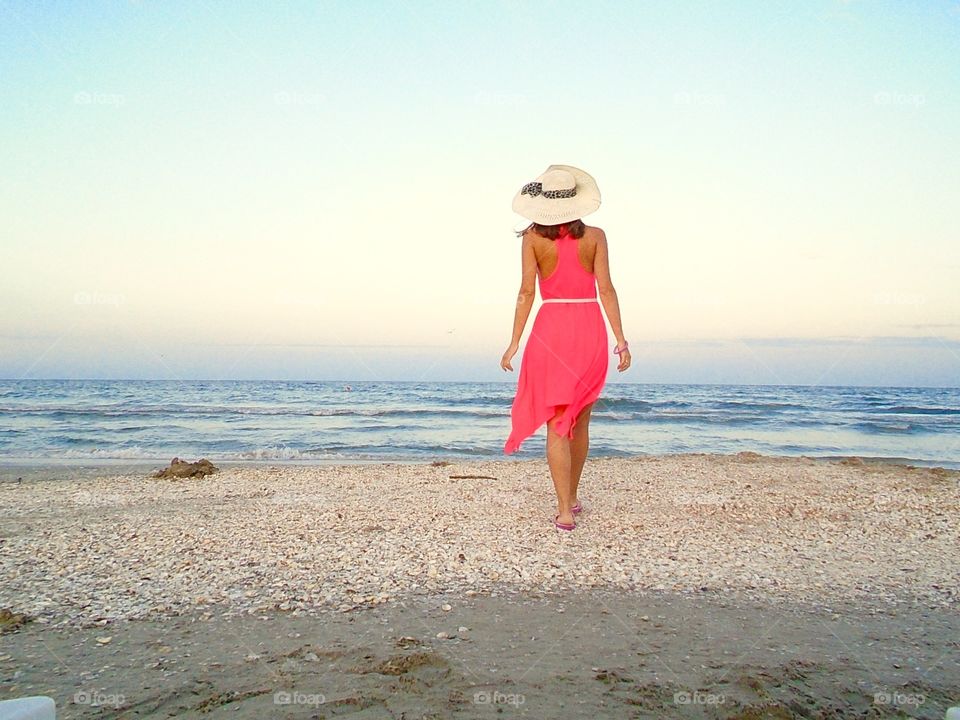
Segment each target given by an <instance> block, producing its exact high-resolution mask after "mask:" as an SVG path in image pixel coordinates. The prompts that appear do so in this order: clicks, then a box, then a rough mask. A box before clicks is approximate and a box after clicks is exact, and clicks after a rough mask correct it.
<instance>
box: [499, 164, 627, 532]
mask: <svg viewBox="0 0 960 720" xmlns="http://www.w3.org/2000/svg"><path fill="white" fill-rule="evenodd" d="M599 206H600V191H599V189H598V188H597V183H596V182H595V181H594V179H593V178H592V177H590V175H588V174H587V173H585V172H584V171H583V170H580V169H578V168H575V167H571V166H570V165H551V166H550V167H548V168H547V170H546V172H544V173H543V174H542V175H541V176H540V177H538V178H537V179H536V180H535V181H533V182H530V183H527V184H526V185H524V186H523V188H522V189H521V190H520V191H519V192H518V193H517V195H516V196H515V197H514V199H513V209H514V211H515V212H517V213H519V214H520V215H522V216H523V217H525V218H527V219H528V220H532V221H533V222H532V223H531V224H530V226H529V227H527V228H526V229H525V230H522V231H521V232H519V233H517V234H518V235H521V236H522V237H523V243H522V261H523V280H522V282H521V285H520V294H519V296H518V297H517V310H516V315H515V317H514V322H513V340H512V341H511V342H510V347H508V348H507V351H506V352H505V353H504V354H503V358H502V359H501V360H500V367H502V368H503V369H504V370H513V367H512V366H511V365H510V360H511V359H512V358H513V356H514V355H515V354H516V353H517V350H518V349H519V347H520V337H521V336H522V335H523V329H524V326H526V324H527V317H529V315H530V308H531V307H532V306H533V297H534V275H536V276H537V279H538V280H539V285H540V296H541V297H542V298H543V304H542V305H541V306H540V309H539V310H538V311H537V316H536V318H535V319H534V321H533V329H532V330H531V332H530V338H529V340H528V341H527V345H526V347H525V348H524V352H523V360H522V361H521V363H520V377H519V378H518V381H517V392H516V396H515V397H514V400H513V407H512V409H511V411H510V416H511V421H512V429H511V432H510V436H509V437H508V438H507V441H506V443H505V444H504V447H503V451H504V453H506V454H508V455H509V454H510V453H512V452H515V451H516V450H518V449H519V448H520V444H521V443H522V442H523V441H524V440H525V439H526V438H527V437H529V436H530V435H532V434H533V433H534V432H536V431H537V430H538V429H539V428H540V426H541V425H543V424H544V423H545V422H546V423H547V462H548V464H549V465H550V474H551V475H552V476H553V486H554V489H555V490H556V492H557V511H558V512H557V516H556V517H555V518H554V520H553V522H554V525H555V526H556V527H557V528H559V529H560V530H573V529H574V528H575V527H576V521H575V518H574V515H577V514H579V513H580V512H581V510H582V509H583V507H582V506H581V505H580V501H579V500H578V499H577V487H578V485H579V484H580V474H581V472H582V471H583V464H584V462H585V461H586V459H587V449H588V447H589V443H590V440H589V434H588V428H589V425H590V411H591V410H592V409H593V404H594V402H596V400H597V398H598V397H599V396H600V391H601V390H602V389H603V386H604V384H605V382H606V377H607V368H608V359H607V350H606V348H607V328H606V325H605V323H604V319H603V315H602V314H601V312H600V306H599V304H598V302H597V299H598V298H597V292H598V288H599V299H600V301H602V303H603V308H604V310H605V311H606V313H607V318H608V319H609V320H610V327H611V328H613V334H614V336H615V337H616V339H617V347H616V348H614V350H613V352H614V353H616V354H618V355H619V356H620V364H619V365H618V366H617V369H618V370H619V371H620V372H623V371H624V370H626V369H627V368H629V367H630V351H629V350H628V349H627V341H626V340H625V339H624V337H623V329H622V327H621V324H620V304H619V302H618V300H617V291H616V290H615V289H614V287H613V282H612V281H611V280H610V269H609V266H608V263H607V238H606V236H605V235H604V232H603V230H601V229H600V228H597V227H590V226H588V225H584V223H583V221H582V220H581V218H582V217H583V216H585V215H588V214H590V213H592V212H593V211H594V210H596V209H597V208H598V207H599Z"/></svg>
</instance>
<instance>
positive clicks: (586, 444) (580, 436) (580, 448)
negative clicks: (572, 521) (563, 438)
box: [570, 403, 593, 505]
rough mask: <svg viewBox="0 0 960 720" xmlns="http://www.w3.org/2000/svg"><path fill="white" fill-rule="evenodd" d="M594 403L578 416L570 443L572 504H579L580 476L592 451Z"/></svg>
mask: <svg viewBox="0 0 960 720" xmlns="http://www.w3.org/2000/svg"><path fill="white" fill-rule="evenodd" d="M591 410H593V403H590V404H589V405H585V406H584V408H583V410H581V411H580V414H579V415H577V424H576V425H574V426H573V440H571V441H570V502H571V503H572V504H573V505H576V504H577V488H578V487H579V486H580V474H581V473H582V472H583V464H584V463H585V462H586V461H587V451H588V450H589V449H590V411H591Z"/></svg>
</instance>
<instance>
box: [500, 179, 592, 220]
mask: <svg viewBox="0 0 960 720" xmlns="http://www.w3.org/2000/svg"><path fill="white" fill-rule="evenodd" d="M598 207H600V189H599V188H598V187H597V182H596V180H594V179H593V177H591V176H590V174H589V173H585V172H584V171H583V170H581V169H580V168H575V167H573V166H572V165H551V166H550V167H548V168H547V170H546V172H544V173H543V175H541V176H540V177H538V178H537V179H536V180H534V181H533V182H528V183H527V184H526V185H524V186H523V187H522V188H521V189H520V191H519V192H518V193H517V194H516V195H515V196H514V198H513V211H514V212H515V213H517V214H518V215H522V216H523V217H525V218H527V219H528V220H532V221H533V222H535V223H538V224H540V225H559V224H560V223H565V222H570V221H571V220H577V219H579V218H582V217H583V216H584V215H589V214H590V213H592V212H593V211H595V210H596V209H597V208H598Z"/></svg>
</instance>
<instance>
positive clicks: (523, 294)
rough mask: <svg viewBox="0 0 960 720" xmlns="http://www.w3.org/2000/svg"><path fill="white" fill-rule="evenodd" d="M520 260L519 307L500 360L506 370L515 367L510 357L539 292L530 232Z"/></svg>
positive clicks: (521, 251) (523, 245)
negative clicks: (507, 343) (510, 334)
mask: <svg viewBox="0 0 960 720" xmlns="http://www.w3.org/2000/svg"><path fill="white" fill-rule="evenodd" d="M520 260H521V268H522V270H521V279H520V292H519V293H517V308H516V311H515V312H514V315H513V336H512V337H511V339H510V347H508V348H507V351H506V352H505V353H504V354H503V358H502V359H501V361H500V366H501V367H502V368H503V369H504V370H512V369H513V367H511V365H510V359H511V358H512V357H513V356H514V355H515V354H516V353H517V350H518V349H519V347H520V338H521V337H522V336H523V329H524V328H525V327H526V325H527V318H529V317H530V309H531V308H532V307H533V298H534V297H535V296H536V294H537V256H536V253H534V251H533V240H532V239H531V236H530V234H529V233H525V234H524V236H523V243H522V245H521V248H520Z"/></svg>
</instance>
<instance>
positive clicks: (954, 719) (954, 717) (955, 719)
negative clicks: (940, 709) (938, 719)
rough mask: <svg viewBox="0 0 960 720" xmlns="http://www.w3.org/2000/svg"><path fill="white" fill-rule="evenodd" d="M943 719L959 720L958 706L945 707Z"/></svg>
mask: <svg viewBox="0 0 960 720" xmlns="http://www.w3.org/2000/svg"><path fill="white" fill-rule="evenodd" d="M945 720H960V707H952V708H947V717H946V718H945Z"/></svg>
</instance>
